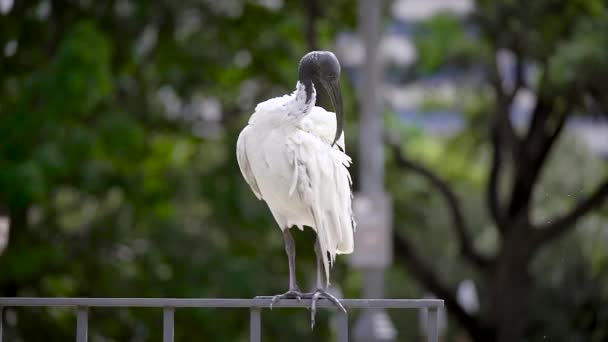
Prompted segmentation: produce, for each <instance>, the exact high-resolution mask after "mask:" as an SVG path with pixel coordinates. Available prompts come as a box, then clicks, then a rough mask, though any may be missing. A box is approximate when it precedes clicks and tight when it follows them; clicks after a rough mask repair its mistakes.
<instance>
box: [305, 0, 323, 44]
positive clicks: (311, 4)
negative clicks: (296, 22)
mask: <svg viewBox="0 0 608 342" xmlns="http://www.w3.org/2000/svg"><path fill="white" fill-rule="evenodd" d="M304 6H305V7H306V26H305V30H306V31H305V33H304V36H305V38H306V39H305V40H306V45H307V47H308V50H309V51H313V50H317V18H319V16H320V15H321V11H320V9H319V4H318V2H317V0H305V1H304Z"/></svg>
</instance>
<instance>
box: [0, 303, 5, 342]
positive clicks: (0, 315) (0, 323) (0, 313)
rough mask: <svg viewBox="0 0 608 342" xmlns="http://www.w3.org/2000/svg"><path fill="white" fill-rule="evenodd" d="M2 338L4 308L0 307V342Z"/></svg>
mask: <svg viewBox="0 0 608 342" xmlns="http://www.w3.org/2000/svg"><path fill="white" fill-rule="evenodd" d="M3 336H4V307H3V306H0V342H2V341H3V340H4V339H3Z"/></svg>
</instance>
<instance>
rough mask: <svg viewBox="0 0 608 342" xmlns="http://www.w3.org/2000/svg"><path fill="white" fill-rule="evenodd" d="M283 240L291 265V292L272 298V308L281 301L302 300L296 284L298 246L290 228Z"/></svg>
mask: <svg viewBox="0 0 608 342" xmlns="http://www.w3.org/2000/svg"><path fill="white" fill-rule="evenodd" d="M283 239H284V240H285V252H286V253H287V261H288V264H289V290H288V291H287V292H285V293H283V294H280V295H276V296H273V297H272V300H271V301H270V308H271V309H272V305H273V304H276V303H278V302H279V301H280V300H281V299H297V300H298V301H300V300H302V292H300V288H299V287H298V284H297V282H296V244H295V242H294V241H293V236H291V233H290V232H289V228H285V229H284V230H283Z"/></svg>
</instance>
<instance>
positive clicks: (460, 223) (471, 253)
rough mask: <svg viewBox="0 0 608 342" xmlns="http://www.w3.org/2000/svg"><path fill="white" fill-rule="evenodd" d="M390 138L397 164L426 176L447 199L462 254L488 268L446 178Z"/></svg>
mask: <svg viewBox="0 0 608 342" xmlns="http://www.w3.org/2000/svg"><path fill="white" fill-rule="evenodd" d="M390 140H394V139H391V138H389V137H387V139H386V141H387V144H389V146H390V147H391V148H392V150H393V155H394V156H395V160H396V162H397V164H398V165H399V166H400V167H402V168H405V169H408V170H410V171H413V172H415V173H417V174H418V175H420V176H422V177H424V178H426V180H427V181H429V183H431V185H433V186H434V187H435V188H436V189H437V190H438V191H439V192H440V193H441V195H442V196H443V198H444V199H445V201H446V204H447V205H448V208H449V210H450V215H451V217H452V222H453V224H452V227H454V229H455V231H456V235H457V236H458V239H459V241H460V249H461V252H462V255H463V256H464V257H465V258H466V259H467V260H469V261H470V262H471V263H472V264H473V265H475V266H477V267H478V268H479V269H486V268H487V267H488V266H489V265H490V263H491V261H490V260H489V259H488V258H486V257H484V256H482V255H480V254H479V253H477V252H476V251H475V249H474V247H473V244H472V242H471V238H470V236H469V233H468V229H467V227H466V224H465V221H464V217H463V215H462V209H461V208H460V204H459V201H458V198H457V197H456V194H455V193H454V192H453V191H452V189H451V188H450V186H449V185H448V184H447V183H446V182H445V181H444V180H442V179H441V178H439V176H437V175H436V174H435V173H433V172H432V171H431V170H429V169H427V168H426V167H424V166H422V165H420V164H418V163H416V162H414V161H412V160H409V159H407V158H406V157H405V156H404V155H403V153H402V151H401V147H400V146H399V144H398V143H397V142H395V141H392V142H391V141H390Z"/></svg>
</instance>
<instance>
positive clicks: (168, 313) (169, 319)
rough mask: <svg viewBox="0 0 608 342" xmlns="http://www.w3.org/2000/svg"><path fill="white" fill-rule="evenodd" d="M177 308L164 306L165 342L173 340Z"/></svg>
mask: <svg viewBox="0 0 608 342" xmlns="http://www.w3.org/2000/svg"><path fill="white" fill-rule="evenodd" d="M174 318H175V308H172V307H164V308H163V342H173V336H174V335H175V334H174V331H175V319H174Z"/></svg>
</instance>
